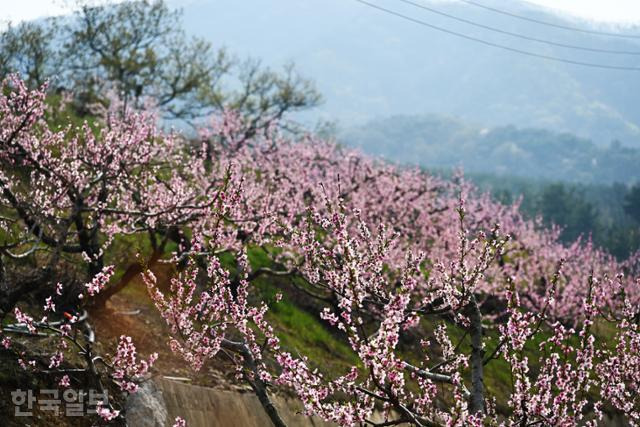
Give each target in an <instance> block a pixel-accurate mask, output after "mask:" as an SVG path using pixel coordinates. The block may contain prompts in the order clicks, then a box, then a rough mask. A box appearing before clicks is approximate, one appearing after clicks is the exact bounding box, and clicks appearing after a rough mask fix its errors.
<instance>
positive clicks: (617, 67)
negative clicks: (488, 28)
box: [354, 0, 640, 71]
mask: <svg viewBox="0 0 640 427" xmlns="http://www.w3.org/2000/svg"><path fill="white" fill-rule="evenodd" d="M354 1H357V2H358V3H362V4H364V5H366V6H368V7H371V8H373V9H377V10H379V11H382V12H385V13H388V14H390V15H394V16H397V17H398V18H402V19H404V20H407V21H411V22H413V23H415V24H419V25H423V26H425V27H429V28H431V29H433V30H437V31H441V32H443V33H447V34H451V35H453V36H456V37H461V38H463V39H467V40H471V41H474V42H476V43H481V44H484V45H486V46H491V47H495V48H498V49H503V50H506V51H509V52H514V53H519V54H522V55H527V56H531V57H534V58H541V59H548V60H550V61H556V62H564V63H566V64H573V65H581V66H585V67H593V68H603V69H608V70H623V71H640V67H625V66H621V65H607V64H596V63H592V62H582V61H574V60H572V59H565V58H559V57H556V56H549V55H543V54H539V53H534V52H529V51H526V50H521V49H517V48H513V47H509V46H505V45H502V44H498V43H493V42H490V41H487V40H483V39H479V38H476V37H473V36H468V35H466V34H462V33H459V32H456V31H452V30H448V29H446V28H442V27H438V26H437V25H433V24H429V23H428V22H425V21H421V20H419V19H416V18H412V17H410V16H407V15H403V14H402V13H399V12H395V11H393V10H390V9H386V8H384V7H382V6H378V5H376V4H373V3H369V2H368V1H365V0H354Z"/></svg>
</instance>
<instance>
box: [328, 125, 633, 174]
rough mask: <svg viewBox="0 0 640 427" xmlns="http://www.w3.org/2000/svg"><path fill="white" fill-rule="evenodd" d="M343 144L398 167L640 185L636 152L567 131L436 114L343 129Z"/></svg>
mask: <svg viewBox="0 0 640 427" xmlns="http://www.w3.org/2000/svg"><path fill="white" fill-rule="evenodd" d="M340 140H341V141H342V142H344V143H345V144H347V145H350V146H355V147H360V148H362V149H363V150H365V151H367V152H369V153H371V154H374V155H380V156H384V157H386V158H389V159H391V160H393V161H396V162H400V163H411V164H416V165H420V166H425V167H429V168H452V167H463V168H464V170H465V172H468V173H490V174H495V175H502V176H516V177H524V178H535V179H543V180H550V181H565V182H573V183H579V184H613V183H616V182H620V183H624V184H633V183H637V182H639V181H640V167H638V165H640V149H636V148H629V147H626V146H624V145H623V144H621V143H620V142H619V141H617V140H613V141H611V142H610V144H609V145H608V146H605V147H603V146H599V145H596V144H595V143H594V142H593V141H591V140H588V139H584V138H580V137H577V136H575V135H572V134H568V133H556V132H553V131H549V130H545V129H520V128H516V127H514V126H504V127H496V128H482V127H480V126H474V125H470V124H468V123H465V122H463V121H461V120H457V119H453V118H449V117H442V116H437V115H425V116H392V117H388V118H384V119H376V120H373V121H371V122H369V123H367V124H366V125H364V126H359V127H352V128H347V129H344V130H343V131H342V132H341V133H340Z"/></svg>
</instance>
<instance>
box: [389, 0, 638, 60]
mask: <svg viewBox="0 0 640 427" xmlns="http://www.w3.org/2000/svg"><path fill="white" fill-rule="evenodd" d="M398 1H400V2H402V3H406V4H409V5H411V6H414V7H417V8H420V9H424V10H427V11H429V12H431V13H435V14H437V15H441V16H444V17H446V18H449V19H453V20H456V21H458V22H464V23H465V24H469V25H473V26H475V27H478V28H483V29H485V30H489V31H494V32H496V33H500V34H505V35H508V36H512V37H517V38H520V39H523V40H529V41H533V42H537V43H545V44H548V45H551V46H558V47H563V48H567V49H576V50H582V51H587V52H597V53H609V54H614V55H640V52H639V51H628V50H610V49H599V48H595V47H585V46H576V45H572V44H565V43H559V42H554V41H552V40H545V39H539V38H536V37H530V36H526V35H523V34H519V33H513V32H511V31H506V30H501V29H500V28H496V27H492V26H489V25H484V24H481V23H479V22H476V21H472V20H470V19H465V18H460V17H459V16H455V15H451V14H449V13H446V12H442V11H440V10H437V9H434V8H432V7H429V6H425V5H423V4H420V3H416V2H414V1H411V0H398Z"/></svg>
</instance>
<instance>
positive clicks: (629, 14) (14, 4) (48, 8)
mask: <svg viewBox="0 0 640 427" xmlns="http://www.w3.org/2000/svg"><path fill="white" fill-rule="evenodd" d="M185 1H189V0H173V1H171V3H181V2H185ZM210 1H215V0H210ZM270 1H278V0H270ZM306 1H319V2H321V1H322V0H306ZM345 1H348V0H345ZM512 1H520V0H504V8H505V9H508V7H509V3H511V2H512ZM528 1H529V2H530V3H537V4H540V5H543V6H546V7H549V8H552V9H556V10H559V11H564V12H568V13H570V14H572V15H575V16H579V17H581V18H587V19H591V20H596V21H605V22H617V23H640V0H528ZM65 3H67V1H66V0H0V20H2V21H7V20H11V21H13V22H17V21H22V20H28V19H34V18H38V17H42V16H50V15H59V14H63V13H65V11H67V10H68V8H66V7H65V6H64V5H65Z"/></svg>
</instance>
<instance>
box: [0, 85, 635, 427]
mask: <svg viewBox="0 0 640 427" xmlns="http://www.w3.org/2000/svg"><path fill="white" fill-rule="evenodd" d="M44 93H45V92H44V88H43V89H42V90H38V91H29V90H28V89H26V88H25V87H24V86H23V85H22V83H21V82H20V81H19V80H18V79H15V78H14V79H13V80H11V81H9V82H7V83H5V86H4V88H3V94H4V95H2V97H0V121H1V122H2V127H1V128H0V145H1V148H2V150H1V151H0V166H1V168H0V190H2V196H1V197H2V203H3V208H2V209H3V210H2V217H1V218H0V220H1V221H2V223H3V226H4V233H5V235H6V239H5V240H6V241H7V243H6V244H5V246H3V248H2V259H3V260H5V259H6V260H7V261H11V262H13V264H15V265H16V266H17V265H19V263H20V261H19V260H22V259H25V258H31V259H34V260H35V261H34V262H36V263H39V265H42V266H43V267H41V268H40V270H42V272H41V273H38V274H37V275H36V278H35V279H38V280H35V279H34V280H32V282H33V285H32V286H30V287H25V286H20V285H17V284H13V283H11V282H10V280H11V279H12V278H13V277H15V274H14V275H13V276H12V275H11V274H6V275H5V276H4V277H2V278H1V279H2V280H3V282H6V283H7V286H6V287H7V289H8V290H7V291H3V292H4V293H3V294H2V295H0V303H1V304H2V308H3V310H4V313H5V316H6V315H8V316H13V317H14V318H15V319H16V324H14V325H13V328H5V331H4V333H3V335H5V337H4V341H3V343H5V346H6V347H10V346H11V342H10V338H9V336H10V334H11V333H21V334H23V335H25V334H31V335H37V334H40V333H43V332H45V333H50V334H54V335H56V336H58V337H59V340H60V345H59V348H58V350H57V351H56V352H55V353H54V354H53V355H52V356H51V366H49V368H47V369H54V368H58V367H59V366H60V363H61V361H62V360H63V354H64V352H65V351H67V347H66V346H67V343H71V344H73V345H76V346H80V347H81V348H82V349H83V350H81V352H82V351H84V354H87V353H88V354H91V352H92V351H91V346H90V342H91V340H90V339H89V338H92V333H90V332H91V331H90V326H88V321H87V320H86V319H84V320H82V321H78V318H81V317H80V316H76V313H80V312H81V310H82V308H83V307H84V305H85V304H86V303H87V301H88V300H90V299H91V298H87V297H93V296H94V295H96V294H97V295H98V297H99V296H100V295H104V294H107V295H108V294H109V292H110V289H112V286H109V285H108V277H109V275H110V274H111V272H112V270H111V269H110V267H105V266H104V262H103V259H104V253H105V251H108V250H109V248H110V244H111V242H112V240H113V239H114V238H117V237H118V236H120V235H122V234H137V235H139V236H140V238H145V236H149V238H150V239H151V241H152V244H153V246H154V247H156V248H157V249H158V250H162V248H163V245H162V244H160V245H158V244H157V242H158V241H161V242H166V241H167V240H169V239H173V240H176V242H177V243H178V247H179V250H178V252H176V253H174V254H172V255H171V260H172V262H176V263H177V264H178V265H179V266H182V267H184V266H185V265H186V267H184V268H181V271H180V272H179V274H177V275H176V277H174V278H172V280H171V286H170V289H168V290H166V291H165V292H163V291H161V290H160V289H159V288H158V286H157V283H156V278H155V276H154V275H153V273H152V272H151V271H149V270H147V271H145V272H144V274H143V277H144V280H145V282H146V284H147V286H148V288H149V293H150V295H151V298H152V300H153V301H154V303H155V305H156V306H157V308H158V310H159V313H160V314H161V316H162V317H163V318H164V319H165V320H166V322H167V324H168V325H169V327H170V331H171V336H170V337H167V342H168V345H170V347H171V349H172V350H173V351H175V352H176V353H178V354H180V355H182V357H184V359H185V360H186V361H187V362H188V363H189V364H190V365H191V366H192V367H193V368H194V369H196V370H198V369H200V368H201V367H202V366H203V365H204V364H205V363H206V362H207V361H208V360H209V359H211V358H213V357H214V356H216V355H218V354H221V353H223V354H225V355H226V356H227V357H230V358H231V359H232V360H233V361H234V362H235V364H236V366H237V374H238V378H241V379H243V380H244V381H247V382H248V383H249V384H250V386H251V387H252V389H253V390H254V391H255V392H256V394H257V396H258V398H259V399H260V402H261V403H262V404H263V407H264V409H265V411H266V413H267V414H268V416H269V417H270V418H271V420H272V422H273V423H274V424H275V425H277V426H282V425H285V424H284V422H283V420H282V418H281V417H280V415H279V413H278V408H277V407H276V406H275V405H274V404H273V402H272V400H271V398H270V396H271V394H272V393H273V392H274V391H276V390H277V389H278V388H283V389H288V390H289V391H290V392H292V393H294V394H295V395H296V396H298V397H299V398H300V400H301V401H302V403H303V404H304V407H305V411H306V413H307V414H309V415H317V416H319V417H321V418H323V419H326V420H330V421H333V422H336V423H338V424H340V425H357V424H370V425H376V424H377V425H394V424H402V423H411V424H414V425H420V426H422V425H424V426H427V425H451V426H454V425H460V426H467V425H487V424H489V425H494V424H495V425H498V424H502V425H522V426H528V425H553V426H556V425H562V426H570V425H596V424H597V423H598V422H599V420H601V418H602V417H603V411H615V412H619V413H622V414H623V415H624V416H625V418H626V419H627V420H628V421H629V422H630V423H632V424H634V425H638V424H640V399H638V397H637V396H638V395H639V394H640V393H639V390H638V389H639V387H640V382H639V379H640V377H639V376H638V375H639V374H638V372H640V353H639V352H638V346H639V345H640V336H639V335H638V333H639V331H638V319H639V317H640V316H639V314H638V309H637V308H636V307H637V306H638V305H637V303H638V302H639V301H638V298H639V297H640V295H639V293H638V290H639V289H640V282H638V281H637V279H636V278H637V277H638V273H637V267H638V258H637V256H634V257H631V258H630V259H629V260H627V261H625V262H618V261H616V260H615V259H614V258H612V257H611V256H609V255H608V254H606V253H604V252H603V251H601V250H599V249H597V248H595V247H593V245H591V244H590V242H589V241H578V242H576V243H574V244H572V245H570V246H564V245H562V244H561V243H560V242H559V240H558V230H557V229H552V230H545V229H542V228H541V227H540V225H539V223H537V222H536V221H529V220H525V219H524V218H523V217H522V216H521V215H520V214H519V213H518V206H517V205H512V206H504V205H501V204H498V203H496V202H494V201H492V200H491V199H490V198H489V197H488V196H487V195H480V194H477V193H476V192H475V191H474V189H473V188H472V186H470V185H469V184H468V183H466V182H465V181H464V180H463V179H462V178H461V177H457V178H456V179H454V180H451V181H447V180H443V179H439V178H436V177H433V176H430V175H428V174H426V173H424V172H422V171H419V170H416V169H405V168H399V167H396V166H392V165H389V164H386V163H384V162H380V161H377V160H375V159H372V158H369V157H366V156H363V155H360V154H358V153H355V152H352V151H349V150H346V149H343V148H341V147H339V146H337V145H335V144H332V143H330V142H326V141H323V140H320V139H318V138H316V137H314V136H304V137H296V138H294V137H292V136H290V135H286V134H283V133H282V132H281V131H280V130H279V128H278V127H277V124H276V123H273V125H272V126H268V127H265V128H264V129H263V130H261V131H260V132H257V133H256V132H246V127H247V125H245V123H244V121H243V118H242V117H241V116H240V115H239V114H237V113H234V112H228V113H226V114H222V115H220V116H216V117H214V118H213V119H212V122H211V124H210V125H209V126H206V127H205V128H203V129H201V132H200V139H199V140H198V142H197V143H195V142H193V141H186V140H183V139H181V138H180V137H179V136H178V135H173V134H163V133H161V132H159V131H158V130H157V129H156V127H155V125H154V118H153V116H152V115H149V114H146V113H131V114H127V115H126V116H125V117H116V116H111V117H108V118H107V119H106V120H105V121H104V123H100V124H98V125H95V126H93V127H92V126H89V125H85V126H83V127H81V128H78V129H74V128H67V129H62V130H52V129H50V128H49V127H48V126H47V124H46V122H45V121H44V108H45V107H44V99H45V95H44ZM187 235H191V236H192V238H191V239H187V238H186V237H185V236H187ZM255 249H260V250H261V251H262V252H264V253H265V254H266V255H268V257H269V264H268V266H262V267H255V268H254V267H252V265H251V264H252V263H251V262H249V258H248V255H247V254H248V253H249V252H250V251H251V250H255ZM222 254H225V255H229V254H231V255H232V259H233V260H234V261H233V265H232V266H230V265H229V263H228V262H227V263H225V262H223V261H222V259H221V256H222ZM69 258H72V259H74V260H75V261H76V262H77V263H80V264H84V265H86V266H87V269H86V270H87V273H88V275H89V280H88V285H86V286H84V287H81V288H79V289H80V292H78V288H77V287H75V288H74V287H73V286H65V284H64V283H63V284H62V285H57V279H55V274H54V272H55V271H56V267H57V266H58V265H59V264H60V263H62V262H67V260H68V259H69ZM227 259H228V256H227ZM13 264H12V265H13ZM14 270H16V271H18V270H19V269H18V268H17V267H15V268H14ZM40 270H39V271H40ZM264 276H286V277H291V278H292V280H290V281H289V282H290V286H291V287H294V288H296V289H297V292H303V293H304V294H306V295H308V296H311V297H312V298H313V299H314V300H315V301H316V302H315V307H316V308H317V313H316V314H317V316H318V317H319V318H320V319H322V321H323V323H324V324H325V326H326V327H327V328H329V329H333V330H334V335H335V336H337V337H340V339H343V340H344V341H345V342H346V343H347V344H348V345H349V347H350V348H351V350H352V352H353V354H354V355H355V356H356V357H357V360H358V362H357V363H355V364H354V365H353V366H351V367H350V368H349V369H346V370H345V371H344V372H336V373H325V372H322V371H321V370H318V369H316V367H317V366H318V364H319V362H321V361H314V360H308V359H307V358H305V357H304V356H300V355H298V354H293V353H292V352H291V351H290V350H291V349H287V348H284V347H283V346H281V343H280V339H279V334H280V331H278V330H277V329H276V328H275V327H274V326H273V325H271V324H270V323H269V322H268V320H267V319H268V318H269V317H268V316H267V313H268V309H269V307H268V306H267V304H266V303H265V302H260V301H258V299H259V298H258V296H259V292H257V289H256V286H255V284H254V281H255V280H256V279H257V278H259V277H264ZM294 279H295V280H294ZM26 283H30V282H26ZM47 286H49V288H50V289H51V292H50V295H48V298H46V299H45V300H43V301H44V302H43V304H44V305H45V307H44V311H45V312H46V315H47V316H48V317H52V318H54V317H55V316H58V317H60V315H62V314H63V313H67V312H66V311H64V312H63V311H62V303H61V302H59V301H60V300H61V299H63V300H64V304H66V306H69V304H71V305H73V307H74V310H75V311H74V313H71V314H70V316H71V319H68V320H67V321H64V322H62V323H61V325H62V326H56V324H55V322H50V321H47V319H43V320H42V321H40V322H36V321H34V320H33V318H34V317H35V314H31V315H30V314H27V313H26V312H25V309H21V308H19V307H20V305H21V304H23V302H24V301H23V300H22V299H21V297H22V296H23V295H24V293H25V292H26V291H33V290H34V289H36V288H43V287H44V288H46V287H47ZM103 288H104V289H103ZM54 289H55V292H54ZM98 292H100V293H98ZM40 294H42V292H40ZM85 296H86V297H85ZM63 297H64V298H63ZM69 301H71V303H70V302H69ZM66 306H65V307H66ZM56 309H58V311H56ZM67 314H68V313H67ZM73 328H84V331H83V335H82V336H83V337H84V338H83V339H82V342H80V340H79V339H78V338H77V337H78V335H77V334H69V330H70V329H73ZM416 336H418V337H420V338H418V339H416V340H415V341H416V342H413V343H412V345H411V350H410V351H408V350H407V347H406V344H403V342H405V343H406V341H407V340H408V339H409V338H408V337H416ZM418 341H419V342H418ZM532 352H533V353H532ZM534 357H537V358H539V361H534V360H532V359H533V358H534ZM20 358H21V360H28V359H27V355H20ZM85 359H86V358H85ZM86 360H87V366H86V369H87V370H89V371H95V372H94V374H95V376H97V377H98V379H99V380H100V378H102V377H104V376H105V375H106V377H108V378H109V379H110V380H113V381H115V382H116V383H117V384H119V385H120V387H121V388H122V389H123V390H125V391H127V392H134V391H135V390H136V381H137V380H138V379H140V378H141V376H143V375H144V374H145V373H146V372H147V371H148V370H149V367H150V365H151V364H152V363H153V361H154V357H153V356H152V357H151V358H150V359H149V360H148V361H143V362H141V361H138V360H137V358H136V354H135V348H134V347H133V344H132V342H131V340H130V339H129V338H127V337H123V338H122V339H121V341H120V343H119V346H118V349H117V352H116V355H115V356H114V357H113V358H112V359H109V358H105V359H103V358H101V357H95V356H93V355H92V356H91V357H89V358H88V359H86ZM89 360H90V361H89ZM100 361H103V362H104V363H103V365H104V366H101V368H104V371H100V370H98V369H97V368H96V366H95V365H96V363H99V362H100ZM23 363H24V362H23ZM29 363H30V362H26V364H25V365H26V366H29ZM495 363H500V364H501V366H504V369H505V370H510V371H511V377H512V387H511V390H510V392H509V393H508V397H507V398H506V399H505V398H503V396H495V395H493V394H492V390H490V389H487V387H485V382H486V372H487V371H488V368H487V366H488V365H490V364H495ZM60 371H61V372H60V373H61V374H62V370H60ZM102 372H104V374H102ZM60 381H61V386H65V385H68V377H64V376H61V378H60ZM498 398H500V399H502V400H504V401H498V400H496V399H498ZM116 411H117V409H115V408H105V409H104V411H103V415H104V416H103V418H105V419H107V418H113V417H116V416H117V413H116ZM376 411H377V412H376ZM374 413H376V414H378V415H380V414H382V416H383V418H384V421H374V419H379V418H375V417H374Z"/></svg>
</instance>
